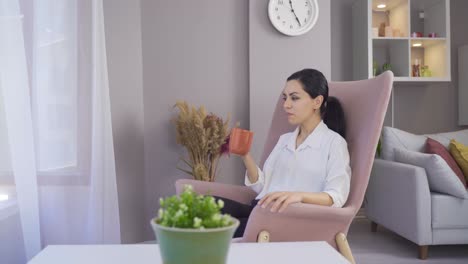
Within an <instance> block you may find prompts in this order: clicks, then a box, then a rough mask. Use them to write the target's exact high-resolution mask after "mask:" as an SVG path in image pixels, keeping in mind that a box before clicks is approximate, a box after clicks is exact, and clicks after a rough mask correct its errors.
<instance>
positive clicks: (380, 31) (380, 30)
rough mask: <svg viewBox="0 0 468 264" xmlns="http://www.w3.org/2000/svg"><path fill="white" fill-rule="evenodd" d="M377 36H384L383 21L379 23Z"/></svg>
mask: <svg viewBox="0 0 468 264" xmlns="http://www.w3.org/2000/svg"><path fill="white" fill-rule="evenodd" d="M379 37H385V23H380V26H379Z"/></svg>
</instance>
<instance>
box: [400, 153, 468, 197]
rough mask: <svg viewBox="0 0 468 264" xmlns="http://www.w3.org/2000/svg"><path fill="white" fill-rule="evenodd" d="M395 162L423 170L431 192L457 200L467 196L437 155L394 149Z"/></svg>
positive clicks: (461, 185) (443, 161)
mask: <svg viewBox="0 0 468 264" xmlns="http://www.w3.org/2000/svg"><path fill="white" fill-rule="evenodd" d="M395 161H396V162H401V163H406V164H411V165H415V166H418V167H422V168H424V169H425V170H426V175H427V180H428V182H429V189H430V190H431V191H435V192H439V193H444V194H449V195H452V196H455V197H458V198H465V197H467V195H468V194H467V192H466V188H465V186H464V185H463V184H462V182H461V181H460V180H459V179H458V177H457V175H455V173H454V172H453V170H452V169H451V168H450V167H449V166H448V164H447V162H445V160H444V159H442V157H440V156H439V155H436V154H427V153H421V152H416V151H409V150H405V149H400V148H396V149H395Z"/></svg>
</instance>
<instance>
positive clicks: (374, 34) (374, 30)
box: [372, 27, 379, 38]
mask: <svg viewBox="0 0 468 264" xmlns="http://www.w3.org/2000/svg"><path fill="white" fill-rule="evenodd" d="M372 37H373V38H378V37H379V28H378V27H373V28H372Z"/></svg>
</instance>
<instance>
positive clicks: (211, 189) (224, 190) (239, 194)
mask: <svg viewBox="0 0 468 264" xmlns="http://www.w3.org/2000/svg"><path fill="white" fill-rule="evenodd" d="M186 184H190V185H192V186H193V189H194V191H195V192H196V193H199V194H203V195H207V194H208V195H214V196H219V197H224V198H227V199H231V200H234V201H237V202H240V203H244V204H250V202H251V201H252V200H253V199H255V197H256V196H257V193H256V192H254V191H253V190H252V189H250V188H249V187H246V186H238V185H232V184H225V183H218V182H204V181H197V180H189V179H180V180H177V181H176V192H177V194H180V193H181V192H182V191H183V186H184V185H186Z"/></svg>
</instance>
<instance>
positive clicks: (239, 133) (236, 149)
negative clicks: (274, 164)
mask: <svg viewBox="0 0 468 264" xmlns="http://www.w3.org/2000/svg"><path fill="white" fill-rule="evenodd" d="M252 140H253V132H251V131H249V130H245V129H241V128H238V127H235V128H233V129H232V130H231V135H230V138H229V152H230V153H233V154H237V155H240V156H244V155H245V154H247V153H248V152H249V150H250V146H251V145H252Z"/></svg>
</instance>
